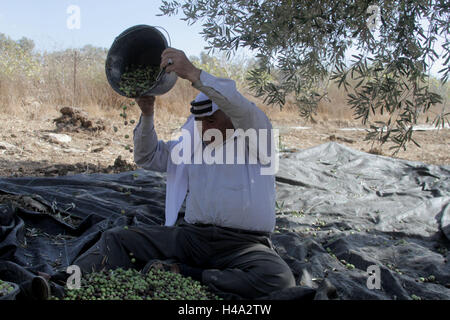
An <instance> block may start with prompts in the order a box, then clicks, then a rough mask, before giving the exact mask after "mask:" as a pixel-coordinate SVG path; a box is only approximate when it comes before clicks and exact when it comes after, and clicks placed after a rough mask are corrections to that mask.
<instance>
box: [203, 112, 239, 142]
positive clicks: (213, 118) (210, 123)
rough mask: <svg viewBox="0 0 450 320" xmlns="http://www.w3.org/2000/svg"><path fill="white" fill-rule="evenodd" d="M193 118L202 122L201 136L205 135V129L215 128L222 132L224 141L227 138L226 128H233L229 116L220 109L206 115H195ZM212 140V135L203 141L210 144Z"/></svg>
mask: <svg viewBox="0 0 450 320" xmlns="http://www.w3.org/2000/svg"><path fill="white" fill-rule="evenodd" d="M195 120H196V121H201V122H202V137H203V136H204V135H205V132H206V131H207V130H209V129H217V130H219V131H220V132H221V133H222V138H223V141H225V140H226V138H227V136H226V131H227V129H234V126H233V123H232V122H231V119H230V117H228V116H227V115H226V114H225V113H224V112H223V111H222V110H217V111H216V112H214V113H213V114H212V115H210V116H207V117H196V118H195ZM214 140H215V139H214V137H212V138H211V141H205V143H206V144H210V143H212V142H213V141H214Z"/></svg>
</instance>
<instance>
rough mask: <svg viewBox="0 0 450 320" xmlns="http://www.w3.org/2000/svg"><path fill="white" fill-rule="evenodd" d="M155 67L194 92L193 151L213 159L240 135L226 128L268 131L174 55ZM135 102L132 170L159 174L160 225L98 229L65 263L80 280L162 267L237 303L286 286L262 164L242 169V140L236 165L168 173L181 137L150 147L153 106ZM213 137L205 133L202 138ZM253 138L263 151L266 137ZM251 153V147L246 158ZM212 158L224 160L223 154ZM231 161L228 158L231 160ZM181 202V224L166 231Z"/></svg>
mask: <svg viewBox="0 0 450 320" xmlns="http://www.w3.org/2000/svg"><path fill="white" fill-rule="evenodd" d="M161 67H166V72H175V73H176V74H177V75H178V76H179V77H180V78H183V79H186V80H188V81H190V82H191V83H192V85H193V86H194V87H195V88H196V89H198V90H199V91H200V94H199V95H198V96H197V98H196V100H195V101H194V102H193V103H192V108H191V112H192V116H191V117H190V118H189V119H188V121H187V123H186V125H185V126H184V128H186V129H187V132H190V133H191V134H193V135H194V136H195V134H196V132H197V133H198V134H199V133H200V131H201V132H202V136H206V137H208V136H211V137H210V139H209V138H206V139H205V140H207V141H204V143H201V146H200V151H204V150H208V149H207V148H208V147H210V146H214V148H210V150H209V152H212V153H214V152H217V151H218V150H220V148H221V146H222V145H226V144H229V145H231V146H233V147H234V145H236V146H237V145H238V141H242V131H240V133H241V135H240V134H236V133H235V132H234V129H242V130H248V129H255V130H261V129H266V130H270V129H272V126H271V124H270V121H269V119H268V118H267V117H266V115H265V114H264V113H263V112H262V111H261V110H260V109H259V108H257V107H256V105H254V104H253V103H251V102H250V101H248V100H247V99H245V98H244V97H243V96H242V95H241V94H240V93H239V92H238V91H237V90H236V86H235V83H234V82H233V81H231V80H227V79H220V78H216V77H214V76H212V75H210V74H208V73H206V72H205V71H202V70H199V69H197V68H196V67H195V66H194V65H193V64H192V63H191V62H190V61H189V60H188V59H187V57H186V55H185V54H184V52H182V51H180V50H176V49H173V48H169V49H167V50H165V51H164V52H163V54H162V61H161ZM136 101H137V103H138V105H139V107H140V109H141V111H142V115H141V118H140V121H139V123H138V125H137V126H136V128H135V130H134V145H135V148H134V150H135V154H134V156H135V162H136V163H137V164H138V165H139V166H140V167H142V168H144V169H148V170H154V171H160V172H167V195H166V197H167V199H166V200H167V201H166V225H165V226H146V227H141V226H139V227H129V228H128V229H124V228H122V227H120V228H114V229H111V230H108V231H106V232H104V233H103V234H102V237H101V239H100V240H99V241H98V242H97V243H96V244H95V245H94V246H93V247H92V248H90V249H89V250H88V251H87V252H85V253H84V254H83V255H82V256H80V257H79V258H78V259H77V260H76V261H74V263H73V264H75V265H78V266H79V267H80V268H81V270H82V271H83V273H85V272H89V271H97V270H100V269H102V268H106V269H114V268H118V267H122V268H138V269H141V268H144V270H147V269H148V268H155V267H158V268H165V269H166V270H171V271H174V272H180V273H181V274H183V275H185V276H190V277H192V278H194V279H197V280H199V281H202V282H203V283H204V284H205V285H208V286H210V287H211V288H213V289H216V290H217V291H219V292H225V293H231V294H234V295H237V296H239V297H242V298H247V299H251V298H258V297H262V296H265V295H268V294H269V293H271V292H272V291H276V290H281V289H284V288H289V287H293V286H295V279H294V276H293V274H292V272H291V270H290V268H289V267H288V266H287V264H286V263H285V262H284V261H283V260H282V259H281V258H280V257H279V255H278V254H277V253H276V252H275V250H274V249H273V246H272V243H271V241H270V234H271V232H273V230H274V227H275V179H274V176H273V174H272V175H263V174H261V169H262V168H263V167H264V166H265V165H267V163H265V164H263V163H262V162H264V161H262V160H263V159H261V158H262V156H261V154H260V153H256V155H255V152H254V153H253V156H254V157H256V158H257V161H256V162H254V163H251V162H250V161H249V160H250V158H251V156H252V152H251V149H252V146H253V147H254V142H253V145H252V142H248V141H247V140H245V137H244V140H245V147H246V149H245V163H244V164H237V163H235V164H227V162H224V163H219V164H218V163H212V164H207V163H204V161H203V162H202V163H200V164H198V163H191V164H186V163H184V164H175V163H174V161H173V160H174V159H173V156H174V152H173V150H174V148H175V147H176V146H177V145H180V142H183V139H185V138H186V139H187V138H188V137H187V136H183V137H182V138H181V139H180V140H179V141H169V142H164V141H158V139H157V135H156V132H155V129H154V125H153V118H154V103H155V98H154V97H142V98H139V99H137V100H136ZM193 120H196V121H193ZM194 124H195V125H194ZM200 124H201V130H200V129H199V127H200ZM213 129H215V130H216V131H215V134H212V135H208V131H210V132H211V130H213ZM195 130H198V131H195ZM236 131H237V130H236ZM233 132H234V133H233ZM213 133H214V132H213ZM212 136H213V137H212ZM258 138H260V137H258ZM240 139H241V140H240ZM262 139H263V140H265V141H266V142H268V143H269V144H270V143H272V142H273V141H271V139H270V137H269V138H267V139H265V138H264V137H263V138H262ZM194 140H195V139H194ZM249 140H250V139H249ZM184 142H187V141H184ZM259 147H260V144H259V142H258V144H257V148H254V149H259ZM266 147H267V146H266ZM192 149H195V148H192ZM192 149H191V150H183V152H187V153H186V154H183V155H184V156H185V159H186V158H190V157H189V156H190V155H191V154H190V153H189V151H191V152H192V158H194V157H195V152H196V151H195V150H192ZM269 150H270V146H269ZM197 151H198V150H197ZM222 151H225V152H224V154H223V157H224V158H225V159H226V158H227V155H228V156H229V155H230V149H226V150H222ZM238 155H239V153H238V152H235V153H234V154H233V156H234V157H231V158H232V159H233V158H234V159H233V160H236V157H238ZM229 158H230V157H229ZM229 158H228V159H227V160H230V159H229ZM266 160H267V159H266ZM186 194H187V196H186ZM185 196H186V197H185ZM185 198H186V212H185V217H184V220H183V221H181V223H178V224H177V225H175V222H176V221H177V215H178V211H179V209H180V207H181V205H182V203H183V201H184V200H185Z"/></svg>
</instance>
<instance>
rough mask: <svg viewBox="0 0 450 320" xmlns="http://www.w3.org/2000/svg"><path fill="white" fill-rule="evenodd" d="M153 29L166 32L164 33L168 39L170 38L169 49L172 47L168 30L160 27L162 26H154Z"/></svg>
mask: <svg viewBox="0 0 450 320" xmlns="http://www.w3.org/2000/svg"><path fill="white" fill-rule="evenodd" d="M153 27H155V28H160V29H162V30H164V32H165V33H166V35H167V38H169V47H172V40H171V39H170V35H169V32H167V30H166V29H164V28H163V27H160V26H153Z"/></svg>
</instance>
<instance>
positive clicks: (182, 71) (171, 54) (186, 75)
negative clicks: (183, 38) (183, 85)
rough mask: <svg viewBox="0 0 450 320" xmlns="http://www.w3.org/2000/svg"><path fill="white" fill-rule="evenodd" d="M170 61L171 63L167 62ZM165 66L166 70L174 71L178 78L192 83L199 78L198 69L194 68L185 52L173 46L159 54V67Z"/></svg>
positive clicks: (199, 71)
mask: <svg viewBox="0 0 450 320" xmlns="http://www.w3.org/2000/svg"><path fill="white" fill-rule="evenodd" d="M169 62H172V64H169ZM163 67H166V72H172V71H174V72H175V73H176V74H177V75H178V76H179V77H180V78H183V79H186V80H189V81H190V82H192V83H194V82H195V81H197V80H200V73H201V72H202V71H201V70H200V69H198V68H196V67H195V66H194V65H193V64H192V63H191V62H190V61H189V59H188V58H187V57H186V54H185V53H184V52H183V51H181V50H177V49H174V48H168V49H166V50H164V52H163V53H162V55H161V68H163Z"/></svg>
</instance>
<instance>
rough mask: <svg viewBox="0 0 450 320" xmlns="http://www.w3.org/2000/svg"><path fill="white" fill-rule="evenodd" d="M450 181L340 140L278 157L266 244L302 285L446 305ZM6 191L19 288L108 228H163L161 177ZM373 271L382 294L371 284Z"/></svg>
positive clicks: (8, 185) (7, 239)
mask: <svg viewBox="0 0 450 320" xmlns="http://www.w3.org/2000/svg"><path fill="white" fill-rule="evenodd" d="M449 181H450V170H449V168H448V167H446V166H433V165H426V164H423V163H418V162H410V161H403V160H398V159H393V158H388V157H382V156H376V155H371V154H366V153H363V152H359V151H355V150H352V149H350V148H347V147H345V146H342V145H339V144H336V143H327V144H324V145H321V146H318V147H315V148H311V149H307V150H303V151H300V152H297V153H292V154H282V156H281V159H280V171H279V172H278V174H277V201H278V203H279V204H282V205H279V206H278V210H277V211H278V212H277V229H276V232H275V233H274V234H273V235H272V241H273V243H274V245H275V247H276V249H277V250H278V252H279V254H280V255H281V256H282V258H283V259H284V260H285V261H286V262H287V263H288V265H289V266H290V267H291V269H292V271H293V273H294V275H295V276H296V279H297V284H299V285H301V286H303V287H304V288H305V287H310V288H313V289H317V288H320V286H321V285H322V284H323V283H324V282H325V281H324V279H328V280H329V282H330V283H331V284H332V285H334V286H335V287H336V288H337V293H338V297H339V298H340V299H411V297H412V296H413V295H415V296H418V297H420V298H422V299H450V289H449V286H450V285H449V284H450V264H449V262H448V257H449V250H450V245H449V244H450V241H449V238H450V230H449V224H450V221H449V216H450V209H449V207H450V206H449V203H450V183H449ZM2 196H3V197H8V199H11V198H12V199H13V200H14V201H12V204H7V203H5V202H3V204H2V203H0V241H1V243H0V262H2V261H3V262H4V261H9V262H12V263H14V264H15V265H17V266H19V267H20V268H22V269H23V272H19V273H20V274H21V276H20V277H19V275H18V276H17V277H19V278H18V279H17V281H19V282H20V281H21V280H23V279H24V278H26V277H27V276H30V275H32V274H36V273H37V272H45V273H49V274H53V273H55V272H56V271H60V270H65V268H66V267H67V266H69V265H71V263H72V261H74V260H75V259H76V257H78V256H79V255H80V254H82V253H83V252H84V251H86V250H87V249H88V248H90V247H91V246H92V245H93V244H94V243H95V242H96V241H97V240H98V239H99V237H100V235H101V233H102V232H103V231H105V230H108V229H110V228H113V227H116V226H125V225H139V224H150V225H155V224H157V225H161V224H163V221H164V203H165V176H164V175H162V174H159V173H155V172H149V171H145V170H137V171H134V172H125V173H120V174H113V175H111V174H110V175H108V174H92V175H76V176H65V177H57V178H33V177H30V178H16V179H0V199H2ZM182 215H183V213H182ZM370 265H377V266H379V267H380V270H381V289H380V290H377V289H373V290H370V289H368V287H367V279H368V277H369V275H368V274H367V268H368V266H370ZM429 276H433V277H434V278H430V279H432V280H430V281H428V277H429ZM421 278H426V279H427V280H426V282H422V281H421V280H423V279H421ZM9 280H12V279H9ZM309 294H310V292H309ZM297 295H298V293H297ZM291 297H292V298H295V294H292V295H291ZM272 298H274V299H275V298H277V297H275V296H274V297H272ZM279 298H282V299H287V298H289V294H288V295H286V294H285V295H283V296H279Z"/></svg>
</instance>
